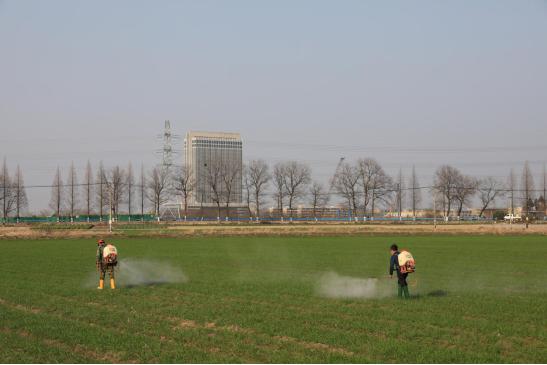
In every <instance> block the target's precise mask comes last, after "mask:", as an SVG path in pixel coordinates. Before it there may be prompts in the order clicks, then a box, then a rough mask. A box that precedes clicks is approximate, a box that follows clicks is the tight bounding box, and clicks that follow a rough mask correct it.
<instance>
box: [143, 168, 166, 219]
mask: <svg viewBox="0 0 547 365" xmlns="http://www.w3.org/2000/svg"><path fill="white" fill-rule="evenodd" d="M168 175H169V170H168V169H164V168H162V167H154V169H152V172H151V173H150V179H149V181H148V200H150V202H152V203H153V204H154V212H155V214H156V217H157V219H158V221H159V220H160V207H161V205H162V204H164V203H166V202H167V201H168V200H169V197H168V189H169V186H168V183H169V178H168Z"/></svg>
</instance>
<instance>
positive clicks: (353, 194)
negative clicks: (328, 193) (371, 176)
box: [333, 162, 362, 214]
mask: <svg viewBox="0 0 547 365" xmlns="http://www.w3.org/2000/svg"><path fill="white" fill-rule="evenodd" d="M360 172H361V173H360ZM360 177H362V171H358V170H357V169H356V168H354V167H353V166H351V165H350V164H349V163H347V162H344V163H342V164H341V165H340V168H339V169H338V170H337V172H336V176H335V177H334V180H333V182H334V189H335V191H336V192H337V193H338V194H340V195H341V196H342V197H344V199H346V200H347V202H348V209H350V210H352V211H353V212H354V214H355V212H356V211H357V199H358V190H357V189H358V181H359V178H360Z"/></svg>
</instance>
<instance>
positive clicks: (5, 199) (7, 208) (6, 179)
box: [0, 158, 15, 223]
mask: <svg viewBox="0 0 547 365" xmlns="http://www.w3.org/2000/svg"><path fill="white" fill-rule="evenodd" d="M0 184H2V185H1V191H0V200H2V219H3V223H6V222H7V220H8V217H9V215H10V213H11V212H13V210H14V209H15V194H14V193H13V185H12V182H11V178H10V176H9V171H8V165H7V162H6V159H5V158H4V163H3V165H2V171H0Z"/></svg>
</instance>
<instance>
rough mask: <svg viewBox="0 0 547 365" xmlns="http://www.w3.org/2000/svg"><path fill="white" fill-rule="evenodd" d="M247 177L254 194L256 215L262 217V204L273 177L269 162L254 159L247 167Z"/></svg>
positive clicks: (251, 191)
mask: <svg viewBox="0 0 547 365" xmlns="http://www.w3.org/2000/svg"><path fill="white" fill-rule="evenodd" d="M247 178H248V182H249V186H250V193H251V194H252V195H253V200H254V201H253V203H254V205H255V214H256V217H257V218H259V217H260V205H261V203H262V199H263V197H264V195H265V190H266V188H267V186H268V182H269V181H270V179H271V176H270V172H269V171H268V164H267V163H266V162H265V161H263V160H252V161H250V162H249V165H248V168H247Z"/></svg>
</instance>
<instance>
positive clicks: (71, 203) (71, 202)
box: [67, 162, 78, 222]
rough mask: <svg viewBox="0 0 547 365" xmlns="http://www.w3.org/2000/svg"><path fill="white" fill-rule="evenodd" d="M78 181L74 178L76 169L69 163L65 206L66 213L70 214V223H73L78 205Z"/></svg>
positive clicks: (72, 163)
mask: <svg viewBox="0 0 547 365" xmlns="http://www.w3.org/2000/svg"><path fill="white" fill-rule="evenodd" d="M77 186H78V179H77V176H76V169H75V168H74V162H71V163H70V167H69V169H68V177H67V194H68V195H67V205H68V207H67V208H68V212H69V214H70V221H71V222H73V221H74V217H75V210H76V205H77V204H78V187H77Z"/></svg>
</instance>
